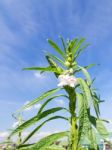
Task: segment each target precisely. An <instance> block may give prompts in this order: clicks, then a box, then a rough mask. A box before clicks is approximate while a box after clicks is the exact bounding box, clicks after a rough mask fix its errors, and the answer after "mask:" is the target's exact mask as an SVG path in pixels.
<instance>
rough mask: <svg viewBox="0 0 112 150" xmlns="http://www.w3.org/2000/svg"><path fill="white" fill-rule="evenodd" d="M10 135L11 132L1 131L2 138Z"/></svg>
mask: <svg viewBox="0 0 112 150" xmlns="http://www.w3.org/2000/svg"><path fill="white" fill-rule="evenodd" d="M8 136H9V132H7V131H5V132H0V138H6V137H8Z"/></svg>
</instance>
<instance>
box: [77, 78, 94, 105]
mask: <svg viewBox="0 0 112 150" xmlns="http://www.w3.org/2000/svg"><path fill="white" fill-rule="evenodd" d="M77 80H78V83H79V84H80V88H81V90H82V92H83V95H84V97H85V98H84V99H85V100H86V102H87V107H89V105H90V102H91V99H92V98H91V92H90V89H89V87H88V85H87V84H86V82H85V81H84V80H83V79H81V78H78V79H77Z"/></svg>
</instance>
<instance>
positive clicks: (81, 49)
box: [74, 43, 90, 60]
mask: <svg viewBox="0 0 112 150" xmlns="http://www.w3.org/2000/svg"><path fill="white" fill-rule="evenodd" d="M89 45H90V44H88V43H87V44H86V45H84V46H83V47H82V48H80V49H79V51H78V52H77V54H76V55H75V57H74V60H76V59H77V58H78V56H79V55H80V53H81V52H82V51H83V50H84V49H85V48H86V47H88V46H89Z"/></svg>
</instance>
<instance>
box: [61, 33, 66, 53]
mask: <svg viewBox="0 0 112 150" xmlns="http://www.w3.org/2000/svg"><path fill="white" fill-rule="evenodd" d="M59 38H60V39H61V42H62V45H63V48H64V51H65V52H66V45H65V42H64V39H63V38H62V36H59Z"/></svg>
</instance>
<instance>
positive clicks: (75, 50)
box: [73, 38, 85, 55]
mask: <svg viewBox="0 0 112 150" xmlns="http://www.w3.org/2000/svg"><path fill="white" fill-rule="evenodd" d="M84 40H85V39H84V38H82V39H80V40H79V42H78V43H77V45H76V46H75V47H74V49H73V55H75V54H76V52H77V50H78V49H79V48H80V46H81V44H82V43H83V42H84Z"/></svg>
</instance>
